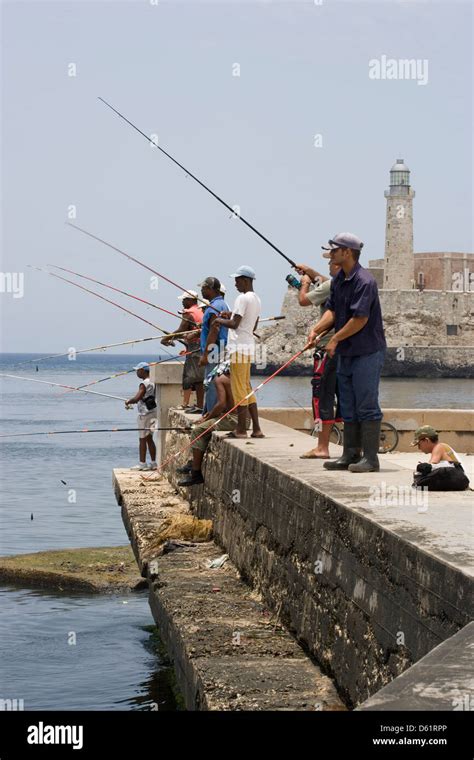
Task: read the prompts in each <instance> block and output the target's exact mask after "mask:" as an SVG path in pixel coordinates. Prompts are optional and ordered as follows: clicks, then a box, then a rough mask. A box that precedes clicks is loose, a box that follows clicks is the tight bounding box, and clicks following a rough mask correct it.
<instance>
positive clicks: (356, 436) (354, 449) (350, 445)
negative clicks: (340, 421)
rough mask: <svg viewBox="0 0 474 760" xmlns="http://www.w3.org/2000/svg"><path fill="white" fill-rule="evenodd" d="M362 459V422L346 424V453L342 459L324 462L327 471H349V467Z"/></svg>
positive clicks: (344, 452)
mask: <svg viewBox="0 0 474 760" xmlns="http://www.w3.org/2000/svg"><path fill="white" fill-rule="evenodd" d="M359 459H360V422H345V423H344V451H343V452H342V457H339V459H335V460H332V461H330V462H324V465H323V467H325V469H326V470H348V469H349V465H352V464H353V463H354V462H358V461H359Z"/></svg>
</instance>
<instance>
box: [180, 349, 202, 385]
mask: <svg viewBox="0 0 474 760" xmlns="http://www.w3.org/2000/svg"><path fill="white" fill-rule="evenodd" d="M188 350H190V351H192V350H193V347H192V346H190V347H189V348H188ZM200 356H201V354H200V353H199V351H196V353H194V354H189V355H188V356H187V357H186V359H185V360H184V367H183V390H184V391H189V390H193V389H194V386H195V385H198V384H199V383H202V382H203V380H204V367H200V366H199V359H200Z"/></svg>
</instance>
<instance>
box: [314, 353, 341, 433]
mask: <svg viewBox="0 0 474 760" xmlns="http://www.w3.org/2000/svg"><path fill="white" fill-rule="evenodd" d="M336 367H337V360H336V358H335V357H333V358H331V357H330V356H329V354H327V353H326V351H316V352H315V354H314V366H313V379H312V380H311V385H312V386H313V416H314V419H315V420H321V422H323V423H325V424H327V425H329V424H331V425H332V424H334V422H335V421H336V419H339V410H337V411H336V414H334V406H335V403H336V394H337V379H336Z"/></svg>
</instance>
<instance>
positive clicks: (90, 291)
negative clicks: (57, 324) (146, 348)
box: [28, 264, 186, 356]
mask: <svg viewBox="0 0 474 760" xmlns="http://www.w3.org/2000/svg"><path fill="white" fill-rule="evenodd" d="M28 266H29V267H30V268H31V269H37V270H38V271H39V272H45V273H46V274H49V275H50V277H56V279H58V280H63V282H68V283H69V284H70V285H74V286H75V287H76V288H80V289H81V290H85V291H86V293H90V294H91V295H93V296H96V298H100V299H101V300H102V301H106V302H107V303H110V304H112V306H116V307H117V308H118V309H121V310H122V311H125V312H126V313H127V314H130V315H131V316H132V317H136V318H137V319H140V320H141V321H142V322H145V324H147V325H150V327H153V328H154V329H155V330H159V331H160V332H162V333H163V334H164V335H169V333H168V331H167V330H163V328H162V327H160V326H159V325H155V324H154V323H153V322H150V321H149V320H148V319H145V318H144V317H140V315H139V314H135V312H134V311H130V309H126V308H125V306H121V305H120V304H119V303H117V302H116V301H112V300H111V299H110V298H106V297H105V296H101V295H100V293H96V292H95V290H91V289H90V288H85V287H84V285H79V283H78V282H74V281H73V280H68V279H67V277H62V276H61V275H60V274H55V273H54V272H48V270H47V269H43V268H42V267H35V266H33V265H32V264H28ZM179 342H180V343H183V344H184V345H186V344H185V343H184V341H182V340H181V341H179ZM163 350H164V352H165V353H166V354H168V355H170V356H171V354H170V352H169V351H166V349H163Z"/></svg>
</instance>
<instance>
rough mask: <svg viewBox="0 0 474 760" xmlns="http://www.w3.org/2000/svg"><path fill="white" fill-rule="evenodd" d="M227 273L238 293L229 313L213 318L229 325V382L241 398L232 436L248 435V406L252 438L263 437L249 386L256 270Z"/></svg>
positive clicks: (257, 311) (256, 303) (256, 310)
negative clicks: (233, 279)
mask: <svg viewBox="0 0 474 760" xmlns="http://www.w3.org/2000/svg"><path fill="white" fill-rule="evenodd" d="M230 276H231V277H234V278H235V287H236V288H237V290H238V291H239V295H238V296H237V298H236V299H235V304H234V309H233V311H232V314H231V315H229V314H228V313H227V314H222V315H221V316H220V317H217V318H216V319H215V320H214V324H216V325H222V327H227V328H229V335H228V339H227V352H228V355H229V357H230V383H231V387H232V395H233V397H234V399H235V403H236V404H237V403H238V402H239V401H241V404H240V406H239V407H238V409H237V419H238V422H237V427H236V429H235V431H234V432H233V433H231V436H232V437H233V438H247V409H248V411H249V414H250V418H251V420H252V427H253V431H252V438H264V435H263V433H262V431H261V429H260V424H259V420H258V411H257V399H256V398H255V396H254V395H253V393H252V386H251V385H250V367H251V364H252V361H253V360H254V358H255V338H254V335H253V334H254V331H255V330H256V329H257V324H258V319H259V317H260V312H261V308H262V305H261V302H260V298H259V297H258V295H257V294H256V293H255V292H254V289H253V282H254V280H255V272H254V270H253V269H252V267H249V266H241V267H239V268H238V269H237V271H236V272H234V274H231V275H230ZM229 316H230V319H229ZM250 394H251V395H250ZM246 396H248V398H245V397H246Z"/></svg>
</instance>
